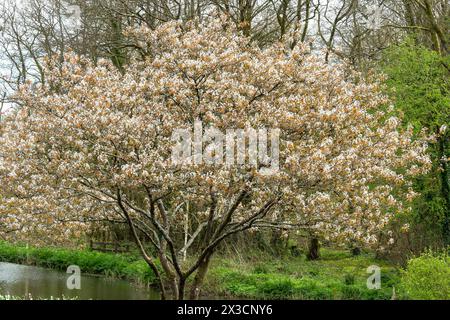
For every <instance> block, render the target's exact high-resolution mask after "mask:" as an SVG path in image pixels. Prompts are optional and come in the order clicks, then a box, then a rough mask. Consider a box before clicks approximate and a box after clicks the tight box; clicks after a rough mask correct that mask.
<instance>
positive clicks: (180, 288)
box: [177, 278, 186, 300]
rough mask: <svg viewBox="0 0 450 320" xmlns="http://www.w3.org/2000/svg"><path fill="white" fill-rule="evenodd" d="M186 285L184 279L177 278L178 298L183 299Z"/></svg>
mask: <svg viewBox="0 0 450 320" xmlns="http://www.w3.org/2000/svg"><path fill="white" fill-rule="evenodd" d="M185 287H186V279H185V278H179V279H178V297H177V298H178V300H184V289H185Z"/></svg>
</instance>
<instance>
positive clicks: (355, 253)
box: [352, 247, 361, 256]
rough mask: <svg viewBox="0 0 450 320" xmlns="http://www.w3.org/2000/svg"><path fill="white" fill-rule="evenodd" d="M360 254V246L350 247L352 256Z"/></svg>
mask: <svg viewBox="0 0 450 320" xmlns="http://www.w3.org/2000/svg"><path fill="white" fill-rule="evenodd" d="M360 254H361V248H359V247H353V248H352V255H353V256H359V255H360Z"/></svg>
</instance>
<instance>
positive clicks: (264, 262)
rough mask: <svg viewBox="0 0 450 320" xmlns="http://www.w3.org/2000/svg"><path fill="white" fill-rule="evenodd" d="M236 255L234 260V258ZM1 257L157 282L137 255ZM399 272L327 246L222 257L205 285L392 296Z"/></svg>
mask: <svg viewBox="0 0 450 320" xmlns="http://www.w3.org/2000/svg"><path fill="white" fill-rule="evenodd" d="M230 256H233V258H230ZM0 261H5V262H13V263H19V264H31V265H37V266H42V267H48V268H52V269H58V270H64V271H65V270H66V269H67V266H69V265H71V264H75V265H78V266H79V267H80V269H81V270H82V272H84V273H90V274H100V275H105V276H110V277H117V278H123V279H129V280H132V281H135V282H139V283H145V284H152V283H153V281H154V277H153V274H152V272H151V271H150V269H149V268H148V267H147V265H146V264H145V262H144V261H142V260H141V259H139V257H138V256H135V255H124V254H109V253H100V252H93V251H88V250H68V249H58V248H28V249H27V248H26V247H24V246H16V245H11V244H8V243H5V242H0ZM370 265H378V266H380V267H381V280H382V287H381V289H380V290H369V289H367V287H366V280H367V277H368V276H369V274H367V273H366V270H367V267H369V266H370ZM398 281H399V272H398V270H397V269H396V268H395V267H394V266H392V265H389V264H388V263H386V262H384V261H379V260H375V259H374V258H373V257H372V256H371V255H369V254H362V255H360V256H357V257H353V256H351V255H350V253H349V252H345V251H336V250H329V249H328V250H327V249H323V250H322V258H321V259H320V260H318V261H314V262H312V261H307V260H306V259H305V257H304V256H299V257H285V258H274V257H271V256H269V255H267V256H265V255H264V254H262V253H260V252H259V253H254V254H253V255H252V254H248V255H247V256H246V257H240V256H239V255H218V256H217V257H216V259H214V260H213V262H212V265H211V268H210V271H209V273H208V276H207V279H206V283H205V286H204V291H205V292H204V293H205V295H206V296H207V297H217V296H220V297H230V298H256V299H390V298H391V296H392V287H393V286H395V287H397V283H398Z"/></svg>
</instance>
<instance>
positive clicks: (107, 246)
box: [89, 240, 130, 253]
mask: <svg viewBox="0 0 450 320" xmlns="http://www.w3.org/2000/svg"><path fill="white" fill-rule="evenodd" d="M89 246H90V248H91V250H94V251H101V252H115V253H121V252H130V244H129V243H119V242H95V241H92V240H91V241H90V242H89Z"/></svg>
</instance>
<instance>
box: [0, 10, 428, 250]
mask: <svg viewBox="0 0 450 320" xmlns="http://www.w3.org/2000/svg"><path fill="white" fill-rule="evenodd" d="M127 35H128V36H129V37H130V39H133V40H134V41H135V42H136V45H138V46H139V47H141V49H142V51H143V52H146V56H145V59H142V58H137V57H136V58H133V59H132V61H131V62H130V63H129V65H128V66H127V68H126V70H125V72H124V73H123V74H121V73H120V72H119V71H118V70H116V69H115V68H114V67H113V66H112V65H111V64H110V63H109V62H106V61H100V62H99V63H98V65H96V66H94V65H93V64H92V63H91V62H89V61H87V60H85V59H84V58H83V57H78V56H75V55H73V54H68V55H67V56H66V59H65V63H64V64H62V66H58V65H56V63H53V62H52V61H51V60H50V62H49V63H48V68H47V70H46V73H47V77H46V79H47V82H46V83H45V84H44V85H40V86H38V87H32V86H27V87H24V88H22V90H21V91H20V93H19V94H18V97H19V100H20V104H21V106H20V108H19V109H18V111H17V113H15V114H14V115H12V116H10V117H9V119H7V120H6V121H5V123H4V124H3V126H4V127H3V130H2V136H1V139H0V140H1V141H0V154H1V157H2V158H1V163H0V174H1V175H0V178H1V183H2V186H3V187H4V190H5V192H4V194H3V195H2V196H3V199H2V204H1V206H0V222H1V227H0V228H4V227H5V226H8V227H10V228H13V229H15V228H17V229H19V228H22V230H23V232H24V233H23V234H25V231H32V232H29V233H28V235H32V236H34V237H36V238H39V239H40V240H49V239H50V238H51V239H52V240H55V239H56V240H58V239H65V238H66V237H68V233H69V232H75V233H76V232H77V231H80V230H82V229H80V226H81V225H83V224H82V223H81V224H80V222H83V221H88V220H102V219H105V218H108V219H119V218H121V215H120V212H119V211H118V209H117V204H116V202H115V200H117V199H116V196H117V190H119V191H120V192H122V193H123V197H124V198H125V199H126V201H127V203H129V205H130V210H131V211H132V212H133V214H135V215H138V212H139V210H141V209H142V210H144V211H145V210H146V209H147V206H148V199H147V196H148V195H149V194H152V195H153V196H154V197H160V198H161V199H164V201H165V203H166V205H167V206H168V208H171V212H172V214H171V215H170V216H168V219H169V222H168V223H169V224H170V225H172V226H173V228H175V229H176V228H177V227H178V226H179V225H180V224H181V222H182V221H183V215H182V214H181V213H182V212H183V210H184V209H183V210H181V209H180V206H181V205H182V204H183V203H187V202H189V203H191V206H190V210H191V211H194V212H195V215H196V219H197V221H198V223H202V221H205V220H206V219H208V216H209V214H208V213H209V212H210V206H211V197H212V195H214V199H216V203H215V208H216V213H215V215H214V219H220V218H221V217H222V216H223V214H224V212H225V211H226V208H229V207H230V205H231V204H232V203H233V201H234V200H235V199H236V198H237V197H238V196H239V194H240V192H241V190H243V189H245V190H248V192H247V193H246V197H245V199H243V201H241V202H240V204H239V207H238V208H237V210H236V213H235V214H234V215H233V216H232V221H230V223H233V222H239V221H243V220H245V219H247V218H248V217H249V216H251V215H252V214H253V213H254V212H255V210H258V208H260V207H261V206H262V205H263V204H264V203H266V201H268V200H269V199H271V198H278V197H279V196H281V200H280V201H279V202H278V204H277V206H274V207H273V210H272V211H270V213H268V214H266V215H264V216H261V217H257V219H255V221H252V226H253V227H255V228H257V227H262V226H270V225H273V224H274V223H276V224H280V225H284V226H285V227H286V228H288V227H293V226H296V227H303V228H307V229H308V230H310V231H311V232H314V233H316V234H318V235H323V236H324V237H326V238H330V239H344V238H345V239H352V240H355V241H363V242H365V243H369V244H370V243H374V242H376V234H377V233H378V232H379V230H380V228H381V227H383V226H384V225H386V223H387V222H388V221H389V218H390V217H391V216H392V215H393V214H395V213H397V212H399V211H401V210H406V209H407V207H405V206H404V204H405V200H407V198H410V197H411V196H413V193H412V192H411V190H409V183H408V179H409V177H411V176H414V175H417V174H420V173H422V172H424V171H425V170H426V169H427V167H428V166H429V163H430V161H429V159H428V157H427V156H426V153H425V150H426V144H425V143H424V142H423V141H421V140H416V141H414V140H413V139H412V132H411V130H406V131H404V130H401V129H400V120H399V119H397V118H395V117H393V116H391V115H390V114H389V111H386V110H388V108H386V105H387V103H388V101H386V98H385V97H384V96H383V95H382V94H381V93H380V85H379V83H377V82H376V81H375V82H366V81H364V80H361V79H357V78H358V77H353V75H349V74H348V73H347V72H346V71H345V70H346V69H345V68H344V67H343V66H340V65H326V64H324V63H323V62H322V59H321V58H320V57H317V56H316V55H314V54H312V53H310V52H309V50H308V48H307V46H304V45H301V44H300V45H298V46H297V47H295V48H294V49H293V50H291V49H290V48H288V46H285V45H284V44H283V43H276V44H274V45H272V46H270V47H268V48H264V49H262V48H259V47H257V46H255V45H253V44H252V43H250V42H249V40H248V39H247V38H245V37H242V36H240V35H239V34H238V33H237V32H236V30H234V29H233V28H232V27H230V26H229V25H227V22H226V21H223V20H221V19H214V20H212V21H209V22H207V23H204V24H201V23H199V22H197V21H194V22H189V23H181V22H169V23H166V24H163V25H162V26H160V27H158V28H157V29H156V30H148V29H145V28H140V29H133V30H128V31H127ZM196 120H201V121H202V123H203V126H204V128H207V127H210V126H211V127H214V128H217V129H218V130H220V131H222V132H226V130H227V129H248V128H255V129H261V128H278V129H279V130H280V165H279V170H278V171H277V172H274V173H273V174H271V175H261V174H260V173H259V171H258V170H257V168H255V167H254V166H253V165H250V164H249V163H246V164H244V165H236V166H225V165H217V164H205V163H200V164H199V163H192V164H191V165H175V164H174V163H173V162H172V161H171V151H172V147H173V144H174V141H173V139H172V133H173V132H174V130H176V129H179V128H187V129H192V128H193V125H194V122H195V121H196ZM133 207H134V209H133ZM49 228H52V230H53V234H52V235H51V237H50V234H49V233H48V229H49ZM0 230H1V229H0ZM58 230H59V231H58ZM0 232H1V231H0ZM16 235H17V234H16ZM47 235H49V237H47ZM56 236H57V237H56Z"/></svg>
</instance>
